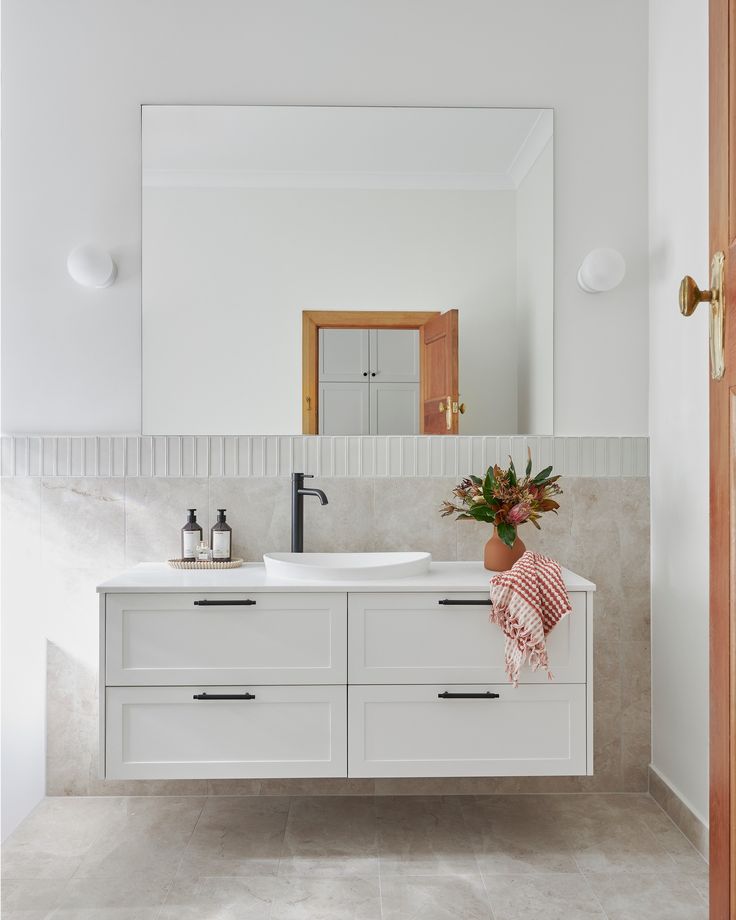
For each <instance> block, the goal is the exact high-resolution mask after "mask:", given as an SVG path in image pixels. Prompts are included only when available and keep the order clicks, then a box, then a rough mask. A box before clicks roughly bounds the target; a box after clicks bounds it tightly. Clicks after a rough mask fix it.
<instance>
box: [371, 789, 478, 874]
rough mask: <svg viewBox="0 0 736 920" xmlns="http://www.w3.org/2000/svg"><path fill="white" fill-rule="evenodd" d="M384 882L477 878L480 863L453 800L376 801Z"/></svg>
mask: <svg viewBox="0 0 736 920" xmlns="http://www.w3.org/2000/svg"><path fill="white" fill-rule="evenodd" d="M376 817H377V822H378V824H377V826H378V852H379V857H380V871H381V876H382V877H387V876H390V875H411V876H420V875H475V876H478V872H479V870H478V864H477V862H476V859H475V854H474V850H473V847H472V846H471V842H470V835H469V833H468V830H467V828H466V825H465V821H464V820H463V815H462V811H461V808H460V803H459V801H458V800H457V799H456V798H453V797H451V796H448V797H443V796H411V797H400V796H382V797H380V798H378V799H377V800H376Z"/></svg>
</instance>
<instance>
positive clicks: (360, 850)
mask: <svg viewBox="0 0 736 920" xmlns="http://www.w3.org/2000/svg"><path fill="white" fill-rule="evenodd" d="M2 873H3V885H2V902H3V910H2V918H3V920H21V918H22V920H48V918H52V917H53V918H54V920H333V918H334V920H537V918H539V920H593V918H595V920H660V918H661V920H706V918H707V906H706V905H707V900H706V898H707V877H708V873H707V866H706V865H705V863H704V862H703V860H702V859H701V857H700V856H699V854H698V853H697V852H696V851H695V849H694V848H693V847H692V846H691V845H690V844H689V842H688V841H687V840H686V839H685V838H684V837H683V836H682V834H681V833H680V832H679V830H677V828H676V827H675V826H674V825H673V824H672V822H671V821H670V820H669V818H667V817H666V815H665V814H664V813H663V812H662V811H661V810H660V808H659V806H658V805H657V804H656V803H655V802H654V800H653V799H651V798H650V797H649V796H646V795H528V796H511V795H508V796H454V797H453V796H445V797H443V796H432V797H403V798H398V797H376V798H367V797H358V796H355V797H348V796H346V797H340V798H339V797H327V796H325V797H314V798H301V797H298V798H297V797H294V798H291V799H289V798H285V797H266V796H263V797H252V798H250V797H224V796H222V797H210V798H203V797H195V796H191V797H167V798H157V797H139V798H52V799H47V800H46V801H44V802H43V803H42V804H41V805H40V806H39V807H38V808H37V809H36V811H35V812H34V813H33V814H32V815H31V816H30V817H29V818H28V819H27V820H26V821H25V822H24V823H23V824H22V825H21V827H20V828H19V829H18V830H17V831H16V832H15V834H14V835H13V836H12V837H11V838H10V840H9V841H8V842H7V843H6V845H5V846H4V847H3V860H2Z"/></svg>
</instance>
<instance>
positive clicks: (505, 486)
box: [440, 451, 562, 546]
mask: <svg viewBox="0 0 736 920" xmlns="http://www.w3.org/2000/svg"><path fill="white" fill-rule="evenodd" d="M551 472H552V467H551V466H548V467H546V468H545V469H543V470H542V471H541V472H539V473H537V475H536V476H532V456H531V451H529V461H528V463H527V465H526V471H525V473H524V476H523V477H522V478H521V479H520V478H519V477H518V475H517V473H516V469H515V468H514V461H513V460H512V459H511V457H509V467H508V469H507V470H503V469H501V467H500V466H492V467H489V468H488V472H487V473H486V475H485V478H484V479H480V477H478V476H470V477H469V478H468V479H463V481H462V482H461V483H460V484H459V485H457V486H455V488H454V489H453V490H452V494H453V495H454V496H455V499H456V500H455V501H445V502H443V503H442V506H441V507H440V513H441V514H442V517H447V516H448V515H451V514H456V515H457V520H458V521H463V520H474V521H485V522H486V523H488V524H493V526H494V527H495V528H496V533H497V534H498V536H499V537H500V538H501V540H503V542H504V543H505V544H506V546H513V545H514V543H515V541H516V528H517V527H518V526H519V525H520V524H525V523H526V522H527V521H531V523H532V524H534V526H535V527H536V528H537V530H540V529H541V528H540V526H539V523H538V521H539V518H540V517H541V516H542V515H543V514H544V513H545V512H547V511H554V513H555V514H557V509H558V508H559V507H560V506H559V504H558V503H557V502H556V501H555V500H554V498H553V496H554V495H561V494H562V489H561V488H560V487H559V485H558V484H557V480H558V479H559V478H560V477H559V476H550V473H551ZM458 502H459V503H460V504H458Z"/></svg>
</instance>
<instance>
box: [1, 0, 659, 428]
mask: <svg viewBox="0 0 736 920" xmlns="http://www.w3.org/2000/svg"><path fill="white" fill-rule="evenodd" d="M646 17H647V8H646V4H644V3H642V2H641V0H620V2H617V3H605V2H602V0H598V2H590V0H558V2H556V3H550V2H549V0H521V2H516V3H508V2H507V0H457V2H454V3H451V4H448V3H446V2H444V0H401V2H396V0H376V2H373V3H365V2H362V0H343V2H339V3H338V2H335V0H313V2H310V3H304V2H301V0H274V2H271V3H263V2H260V0H208V2H206V3H204V2H195V0H180V2H177V3H175V4H173V3H171V2H168V0H67V2H65V3H49V2H48V0H6V3H5V4H4V6H3V35H2V42H3V46H2V63H3V82H2V106H3V115H4V131H3V137H2V156H3V165H4V169H5V176H6V177H8V180H7V181H5V183H4V186H3V196H2V207H3V222H4V224H3V225H4V236H3V243H4V247H3V301H4V316H3V329H2V332H3V341H2V359H3V362H2V371H3V378H2V381H3V388H2V400H3V402H2V410H3V412H2V416H3V427H4V429H5V430H7V431H16V432H20V431H29V430H30V431H33V430H35V431H47V432H51V431H68V432H85V431H88V432H100V431H108V432H109V431H130V432H135V431H138V430H139V427H140V296H141V283H140V263H139V257H140V253H139V245H140V175H139V169H140V162H139V161H140V109H139V106H140V104H141V103H145V102H148V103H153V102H156V103H177V102H178V103H187V102H199V103H211V102H220V103H228V102H229V103H292V104H299V103H334V104H354V105H361V104H373V105H381V104H391V103H400V104H410V105H411V104H417V105H421V104H430V105H438V104H442V105H499V106H532V107H538V106H550V107H553V108H554V109H555V145H556V149H555V153H556V156H555V180H556V192H555V205H556V217H555V229H556V234H555V253H556V255H555V424H556V432H557V433H559V434H563V435H564V434H628V435H638V434H646V433H647V400H646V392H647V372H646V365H647V266H646V258H645V256H644V253H645V251H646V241H647V230H646V218H647V192H646V182H647V175H646V148H647V136H646V93H645V92H644V91H643V87H644V86H645V82H646V66H647V60H646V55H647V19H646ZM84 240H93V241H95V242H98V243H99V244H101V245H103V246H107V247H110V249H111V250H112V251H113V253H114V255H115V258H116V259H117V261H118V263H119V267H120V273H119V280H118V282H117V284H116V285H115V286H114V287H113V288H110V289H109V290H105V291H101V292H93V291H87V290H83V289H81V288H79V287H77V286H75V285H74V283H73V282H72V281H71V280H70V279H69V278H68V277H67V275H66V271H65V260H66V256H67V253H68V252H69V250H70V249H71V248H72V247H73V246H74V245H76V244H77V243H79V242H81V241H84ZM600 245H610V246H615V247H616V248H618V249H620V250H621V251H622V252H623V253H624V255H625V256H626V258H627V260H628V263H629V272H628V275H627V278H626V281H625V282H624V284H623V285H622V286H621V287H620V288H619V289H618V290H616V291H614V292H613V293H611V294H606V295H600V296H599V297H595V298H592V297H590V296H588V295H585V294H583V293H582V292H580V291H579V290H578V289H577V287H576V284H575V274H576V271H577V267H578V264H579V263H580V260H581V259H582V257H583V256H584V255H585V254H586V252H587V251H588V250H589V249H591V248H593V247H594V246H600ZM601 343H605V347H601ZM492 356H493V347H492V346H490V347H489V361H490V360H492ZM624 356H625V360H623V359H624ZM200 360H201V361H202V363H203V368H206V367H209V366H211V358H210V356H207V355H205V356H202V358H201V359H200Z"/></svg>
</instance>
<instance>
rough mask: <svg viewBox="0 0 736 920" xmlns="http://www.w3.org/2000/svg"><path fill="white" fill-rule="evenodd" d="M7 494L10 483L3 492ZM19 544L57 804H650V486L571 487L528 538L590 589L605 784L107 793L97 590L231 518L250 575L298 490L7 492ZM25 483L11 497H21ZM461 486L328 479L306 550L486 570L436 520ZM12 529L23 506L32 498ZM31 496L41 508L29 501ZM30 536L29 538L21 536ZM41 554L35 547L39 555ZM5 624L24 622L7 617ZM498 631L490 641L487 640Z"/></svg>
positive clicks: (33, 485) (275, 544)
mask: <svg viewBox="0 0 736 920" xmlns="http://www.w3.org/2000/svg"><path fill="white" fill-rule="evenodd" d="M5 482H7V481H5ZM5 482H4V492H5V493H6V496H5V500H7V501H10V500H11V498H12V501H13V506H14V508H15V509H16V512H15V513H14V515H13V520H14V522H16V523H15V525H14V526H15V527H16V528H17V532H15V533H14V534H13V539H15V540H23V539H25V538H26V537H27V536H30V535H32V534H38V533H39V531H40V535H41V541H40V549H39V550H34V552H36V551H37V552H38V553H39V559H38V566H37V571H38V585H37V587H38V588H39V592H38V593H40V596H41V598H42V600H41V603H42V604H43V622H44V624H45V638H46V642H47V662H48V665H47V672H48V691H47V692H48V729H47V730H48V747H47V750H48V755H47V756H48V763H47V768H48V778H47V786H48V792H49V794H51V795H85V794H93V795H100V794H106V793H110V794H118V793H125V794H149V793H150V794H161V793H169V792H172V793H174V792H176V793H181V794H194V793H198V794H199V793H209V794H240V793H242V794H247V795H251V794H257V793H261V794H290V793H293V794H309V793H316V794H322V793H324V794H335V793H338V794H339V793H345V794H348V793H356V794H366V793H371V792H374V791H375V792H376V793H394V792H396V793H403V794H419V793H451V794H452V793H482V792H495V791H502V792H506V791H523V792H533V791H544V792H552V791H563V792H567V791H628V792H638V791H643V790H646V789H647V788H648V778H647V770H648V765H649V760H650V750H649V719H650V716H649V710H650V650H649V481H648V479H646V478H630V477H625V478H566V479H564V480H563V482H562V485H563V489H564V495H563V496H562V500H561V504H562V508H561V511H560V514H559V515H558V516H557V517H555V516H553V515H547V516H546V519H545V520H544V522H543V530H542V531H541V532H536V531H534V530H533V528H532V527H530V526H528V527H526V528H525V529H524V530H523V532H522V536H523V538H524V540H525V542H526V544H527V546H528V547H529V548H531V549H535V550H539V551H541V552H545V553H548V554H549V555H551V556H553V557H555V558H556V559H558V560H559V562H561V563H562V564H563V565H566V566H567V567H569V568H570V569H573V570H574V571H576V572H578V573H580V574H581V575H584V576H586V577H588V578H590V579H592V580H593V581H595V582H596V584H597V586H598V593H597V595H596V601H595V700H596V711H595V770H596V774H595V776H593V777H573V778H569V777H567V778H566V777H557V778H501V779H446V780H443V779H432V780H429V779H427V780H407V779H400V780H376V781H375V782H373V781H372V780H356V781H340V780H312V781H300V780H295V781H284V780H278V781H275V780H266V781H262V782H260V781H252V780H246V781H232V782H231V781H214V782H207V781H192V782H102V781H100V780H99V779H98V778H97V656H98V636H97V597H96V594H95V585H96V584H97V583H98V582H100V581H102V580H104V579H106V578H108V577H110V576H111V575H113V574H115V573H116V572H118V571H119V570H121V569H122V568H124V567H125V566H126V565H133V564H135V563H138V562H141V561H158V560H164V559H167V558H169V557H171V556H175V555H177V554H178V550H179V530H180V528H181V525H182V524H183V522H184V519H185V509H186V508H188V507H196V508H197V509H198V511H199V515H198V516H199V520H200V522H201V523H202V526H203V527H204V528H208V527H209V525H210V523H211V521H212V520H213V519H214V509H216V508H218V507H225V508H227V509H228V521H229V522H230V523H231V524H232V526H233V530H234V541H233V548H234V551H235V552H236V553H237V554H238V555H242V556H243V557H244V558H246V559H248V560H259V559H260V557H261V555H262V553H263V552H265V551H269V550H271V551H278V550H287V549H288V548H289V518H290V505H289V481H288V479H286V478H272V479H256V478H252V479H234V478H223V479H218V478H211V479H209V480H208V479H182V478H169V479H164V478H155V479H154V478H151V479H99V478H95V479H79V478H73V479H71V478H70V479H66V478H49V479H41V480H40V481H39V480H38V479H26V480H23V482H25V483H26V485H25V486H23V487H21V486H18V485H13V486H12V487H10V488H11V489H12V495H11V493H10V491H9V490H6V489H5ZM16 482H17V481H16ZM454 484H455V480H453V479H439V478H428V479H417V478H407V479H401V478H388V479H386V478H381V479H347V478H346V479H323V480H317V479H315V480H314V485H316V486H319V487H320V488H323V489H324V490H325V492H326V493H327V496H328V498H329V502H330V503H329V505H327V506H326V507H324V508H323V507H320V506H319V504H318V503H317V502H316V501H310V500H308V501H307V503H306V506H305V545H306V547H307V549H311V550H340V549H342V550H361V549H362V550H412V549H422V550H428V551H430V552H431V553H432V554H433V556H434V558H435V559H437V560H455V559H460V560H467V559H479V558H481V557H482V551H483V544H484V542H485V540H486V539H487V537H488V535H489V534H488V528H487V527H485V526H483V525H478V524H475V523H473V522H454V521H451V520H449V519H442V518H441V517H440V516H439V514H438V513H437V508H438V506H439V504H440V501H441V500H442V499H443V498H445V497H447V496H448V495H449V492H450V490H451V488H452V486H453V485H454ZM39 485H40V510H39V505H38V502H37V501H35V502H29V505H28V508H29V512H28V514H27V515H23V514H18V513H17V505H18V500H19V494H18V490H19V489H21V488H26V489H28V490H30V491H29V496H30V495H32V494H37V493H38V491H39ZM34 490H35V492H34ZM26 528H27V534H25V533H24V531H25V530H26ZM29 545H30V546H33V545H34V544H33V542H32V541H30V542H29ZM5 615H6V616H22V615H23V611H22V610H21V609H19V608H18V606H17V605H15V604H14V603H12V602H11V603H10V605H9V609H6V611H5ZM489 628H493V627H492V626H490V625H489Z"/></svg>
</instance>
